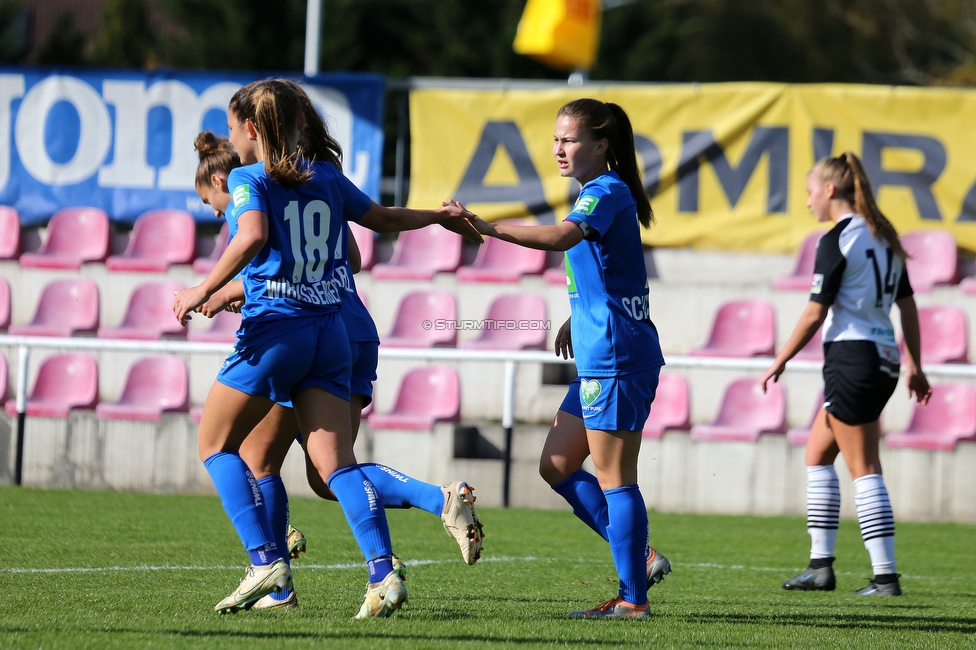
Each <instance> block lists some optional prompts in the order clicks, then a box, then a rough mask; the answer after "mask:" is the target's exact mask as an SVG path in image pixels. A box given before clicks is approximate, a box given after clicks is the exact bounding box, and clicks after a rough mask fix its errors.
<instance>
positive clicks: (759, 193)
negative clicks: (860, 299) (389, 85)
mask: <svg viewBox="0 0 976 650" xmlns="http://www.w3.org/2000/svg"><path fill="white" fill-rule="evenodd" d="M583 96H587V97H594V98H596V99H600V100H602V101H609V102H615V103H617V104H620V105H621V106H622V107H623V108H624V109H625V110H626V111H627V113H628V115H630V119H631V122H632V124H633V127H634V135H635V141H636V145H637V151H638V155H639V158H640V162H641V164H642V167H643V170H644V183H645V186H646V187H647V188H648V193H649V194H650V196H651V197H652V198H651V204H652V206H653V208H654V213H655V216H656V219H657V223H656V224H655V225H654V226H653V227H652V228H651V229H650V230H646V231H644V233H643V238H644V243H645V244H648V245H653V246H692V247H696V248H711V249H724V250H739V251H766V252H792V251H793V250H795V248H796V247H797V245H799V243H800V242H801V241H802V240H803V238H804V237H805V236H806V235H807V234H808V233H809V232H811V231H813V230H817V229H822V228H823V226H822V225H818V224H817V223H816V222H815V221H814V219H813V217H812V216H811V214H810V212H809V210H808V209H807V208H806V187H805V181H806V175H807V173H808V172H809V170H810V168H811V167H812V166H813V163H814V162H815V161H816V160H818V159H819V158H821V157H823V156H827V155H834V156H836V155H838V154H839V153H841V152H843V151H844V150H851V151H853V152H854V153H856V154H857V155H858V156H859V157H860V158H861V160H862V161H863V162H864V167H865V169H866V171H867V173H868V175H869V177H870V178H871V182H872V185H873V187H874V191H875V195H876V197H877V199H878V204H879V206H880V207H881V209H882V211H884V213H885V214H886V215H887V216H888V218H889V219H890V220H891V221H892V223H894V224H895V227H896V228H897V229H898V231H899V232H908V231H912V230H919V229H923V228H944V229H948V230H950V231H951V232H952V233H953V234H954V235H955V236H956V240H957V241H958V243H959V245H960V246H961V247H963V248H966V249H968V250H971V251H976V91H970V90H960V89H933V88H909V87H889V86H860V85H786V84H767V83H731V84H705V85H698V84H695V85H660V86H655V85H607V86H588V87H586V88H570V87H566V88H559V89H544V90H529V89H508V90H471V89H464V90H461V89H444V88H438V89H422V90H415V91H413V92H411V95H410V129H411V132H410V135H411V157H412V169H411V179H410V205H411V206H412V207H431V206H435V205H440V203H441V201H443V200H445V199H447V198H455V199H457V200H459V201H461V202H462V203H464V204H465V205H466V206H467V207H469V208H470V209H471V210H472V211H474V212H477V213H478V214H480V215H481V216H482V217H484V218H485V219H488V220H497V219H505V218H512V217H526V216H535V217H536V218H538V219H539V220H540V221H541V222H549V223H552V222H553V221H554V220H560V219H562V218H564V217H565V216H566V214H567V213H568V212H569V207H570V206H571V205H572V201H573V200H574V199H575V196H576V193H577V191H578V189H577V187H576V183H575V181H573V180H571V179H565V178H562V177H560V176H559V173H558V171H557V167H556V164H555V162H554V160H553V157H552V133H553V126H554V124H555V117H556V112H557V111H558V110H559V107H560V106H562V105H563V104H565V103H566V102H568V101H571V100H573V99H577V98H579V97H583Z"/></svg>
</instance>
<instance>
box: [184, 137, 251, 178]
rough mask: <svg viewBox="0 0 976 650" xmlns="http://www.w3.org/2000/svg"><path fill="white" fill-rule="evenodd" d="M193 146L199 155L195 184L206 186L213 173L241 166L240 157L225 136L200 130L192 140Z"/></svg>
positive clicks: (220, 172) (225, 171) (227, 171)
mask: <svg viewBox="0 0 976 650" xmlns="http://www.w3.org/2000/svg"><path fill="white" fill-rule="evenodd" d="M193 148H194V149H196V150H197V155H199V156H200V164H199V165H197V175H196V179H195V182H196V186H197V187H207V186H209V185H210V177H211V176H213V175H214V174H224V175H226V174H229V173H230V170H232V169H234V168H236V167H240V166H241V159H240V158H239V157H238V155H237V152H236V151H235V150H234V147H233V145H231V143H230V140H228V139H227V137H226V136H222V135H221V136H217V135H214V134H213V132H211V131H202V132H201V133H200V134H199V135H197V139H196V140H195V141H194V142H193Z"/></svg>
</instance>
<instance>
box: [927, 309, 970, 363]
mask: <svg viewBox="0 0 976 650" xmlns="http://www.w3.org/2000/svg"><path fill="white" fill-rule="evenodd" d="M918 326H919V330H920V332H921V337H922V364H923V365H926V366H927V365H931V364H938V363H967V361H968V359H969V326H968V325H967V323H966V313H965V312H964V311H963V310H962V309H959V308H958V307H951V306H948V305H941V306H932V307H919V308H918Z"/></svg>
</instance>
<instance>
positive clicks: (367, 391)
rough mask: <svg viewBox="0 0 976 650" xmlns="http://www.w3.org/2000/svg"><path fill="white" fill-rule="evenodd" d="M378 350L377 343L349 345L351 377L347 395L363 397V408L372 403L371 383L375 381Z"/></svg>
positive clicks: (366, 342) (365, 342)
mask: <svg viewBox="0 0 976 650" xmlns="http://www.w3.org/2000/svg"><path fill="white" fill-rule="evenodd" d="M379 349H380V344H379V342H378V341H360V342H358V343H350V344H349V353H350V355H351V356H352V377H351V379H350V380H349V393H350V394H352V395H363V396H365V397H366V400H365V401H364V402H363V407H364V408H365V407H366V405H367V404H369V403H370V402H372V401H373V382H374V381H376V366H377V364H378V363H379Z"/></svg>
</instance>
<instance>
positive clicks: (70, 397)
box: [6, 354, 98, 418]
mask: <svg viewBox="0 0 976 650" xmlns="http://www.w3.org/2000/svg"><path fill="white" fill-rule="evenodd" d="M97 402H98V364H97V363H95V359H94V358H92V357H91V356H89V355H87V354H56V355H54V356H50V357H48V358H47V359H45V360H44V363H42V364H41V367H40V369H38V371H37V379H36V380H34V388H33V390H31V392H30V397H28V398H27V415H31V416H37V417H45V418H66V417H68V412H69V411H70V410H71V409H90V408H94V407H95V404H96V403H97ZM6 408H7V413H10V414H11V415H13V414H15V413H17V400H16V399H11V400H8V401H7V406H6Z"/></svg>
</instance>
